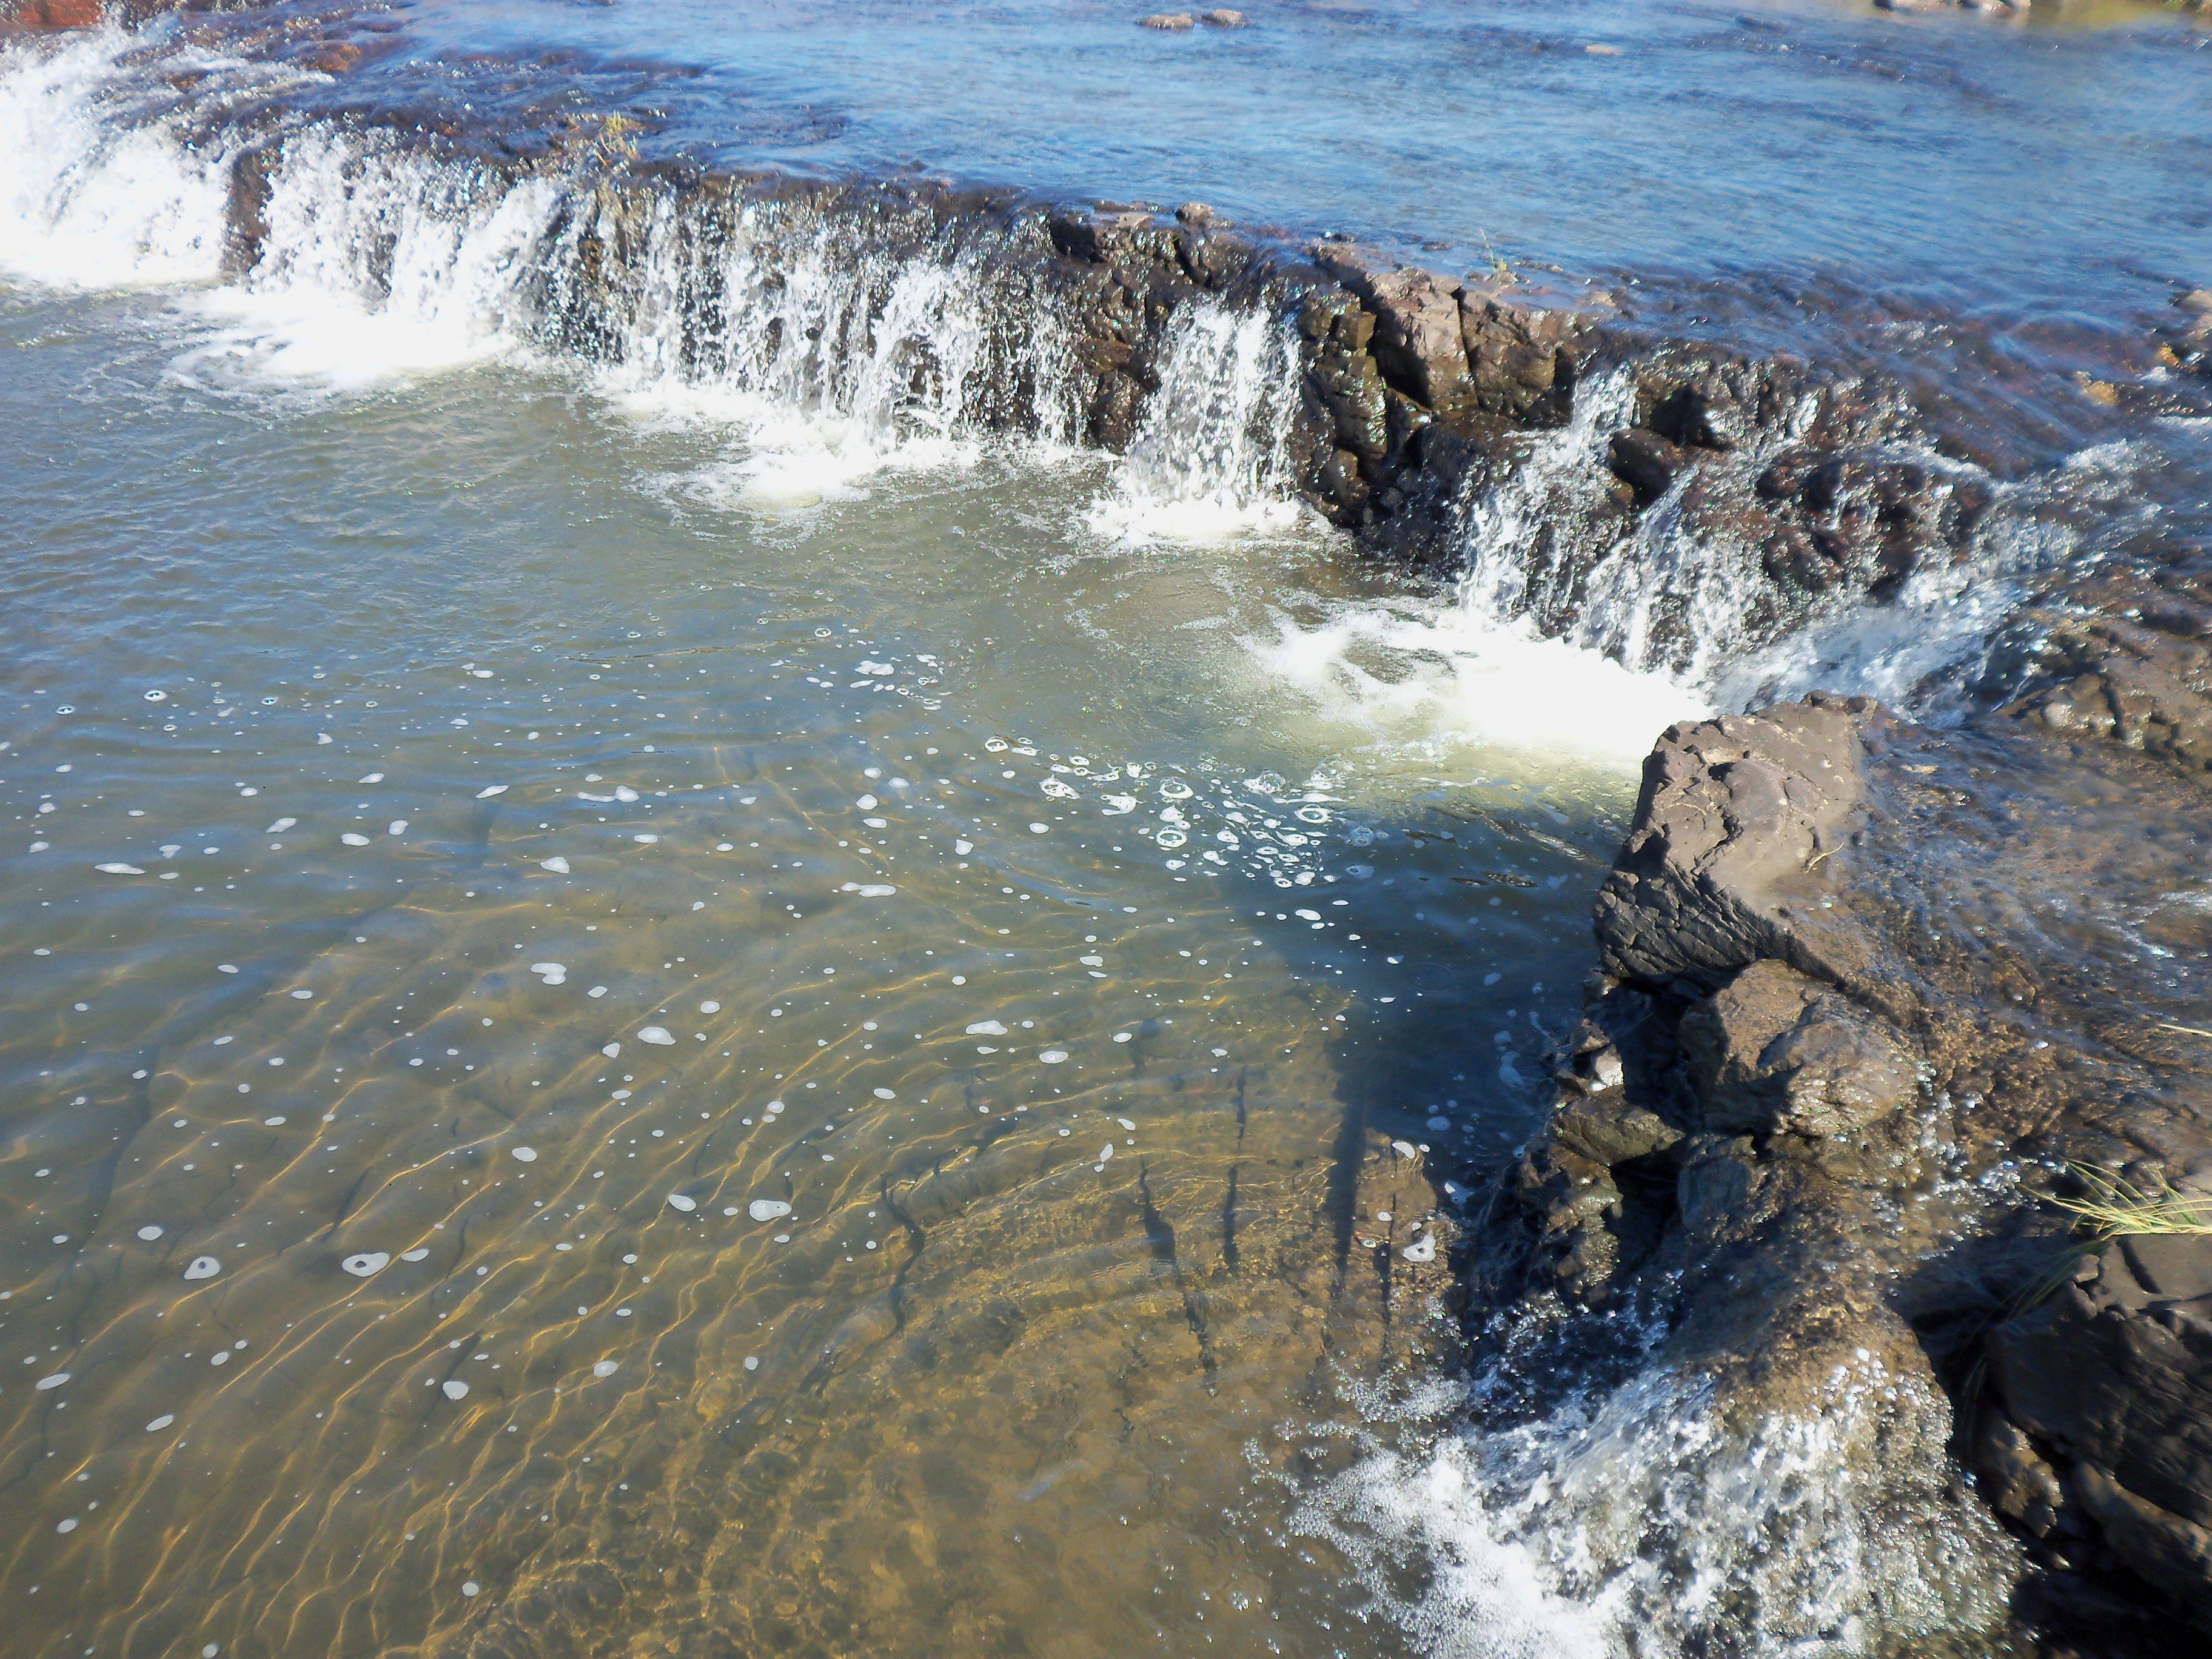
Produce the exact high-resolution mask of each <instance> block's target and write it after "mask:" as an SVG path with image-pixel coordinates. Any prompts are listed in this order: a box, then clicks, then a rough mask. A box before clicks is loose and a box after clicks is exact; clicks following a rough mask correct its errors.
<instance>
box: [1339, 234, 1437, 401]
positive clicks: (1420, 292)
mask: <svg viewBox="0 0 2212 1659" xmlns="http://www.w3.org/2000/svg"><path fill="white" fill-rule="evenodd" d="M1314 260H1315V263H1316V264H1319V265H1320V266H1321V268H1322V270H1326V271H1328V273H1329V275H1330V276H1334V277H1335V278H1336V279H1337V280H1338V281H1339V282H1340V283H1343V284H1344V285H1345V286H1346V288H1349V289H1351V290H1352V292H1353V293H1354V294H1356V295H1358V296H1359V298H1360V299H1361V300H1362V301H1364V302H1365V303H1366V305H1367V307H1369V309H1370V311H1371V312H1372V313H1373V314H1374V316H1375V319H1376V326H1375V330H1374V334H1373V350H1374V353H1375V360H1376V364H1377V366H1378V367H1379V368H1381V370H1382V372H1383V377H1384V379H1386V380H1389V383H1390V384H1391V385H1392V386H1396V387H1398V388H1399V389H1400V390H1401V391H1403V392H1405V393H1406V394H1407V396H1408V397H1411V398H1415V399H1417V400H1418V401H1419V402H1420V403H1422V404H1426V405H1427V406H1428V407H1429V408H1430V409H1431V410H1435V409H1442V408H1445V407H1448V406H1449V405H1451V404H1455V403H1457V402H1458V401H1459V400H1460V398H1461V397H1462V394H1463V392H1464V391H1465V389H1466V386H1467V378H1468V363H1467V347H1466V345H1465V343H1464V342H1463V341H1462V337H1461V333H1460V313H1459V284H1458V283H1449V282H1447V281H1445V280H1444V279H1443V278H1441V277H1438V276H1436V275H1435V274H1434V273H1433V272H1431V271H1426V270H1420V269H1419V268H1418V267H1412V266H1394V265H1391V264H1388V263H1387V262H1386V261H1384V260H1382V259H1380V258H1376V257H1375V256H1373V255H1371V254H1369V253H1366V252H1363V251H1361V250H1359V249H1358V248H1356V247H1350V246H1338V245H1336V244H1333V243H1328V242H1322V243H1320V244H1317V245H1316V247H1315V249H1314Z"/></svg>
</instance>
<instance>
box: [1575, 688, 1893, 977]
mask: <svg viewBox="0 0 2212 1659" xmlns="http://www.w3.org/2000/svg"><path fill="white" fill-rule="evenodd" d="M1886 721H1887V716H1886V715H1885V714H1883V713H1882V711H1881V709H1880V708H1879V706H1878V705H1877V704H1875V702H1872V700H1870V699H1869V698H1865V697H1832V696H1826V695H1815V696H1812V697H1809V698H1808V699H1806V700H1805V701H1804V702H1795V703H1784V704H1781V705H1779V706H1778V707H1776V708H1769V709H1766V710H1765V711H1764V712H1763V713H1761V714H1729V715H1723V717H1722V718H1720V719H1719V720H1709V721H1704V722H1699V723H1692V722H1687V721H1686V722H1684V723H1683V724H1681V725H1680V726H1674V728H1673V729H1672V730H1670V731H1668V732H1667V733H1666V734H1665V735H1664V736H1663V737H1662V738H1660V739H1659V743H1658V746H1657V747H1656V749H1654V750H1653V751H1652V753H1651V756H1650V758H1649V759H1648V760H1646V761H1645V762H1644V788H1643V793H1642V795H1641V796H1640V798H1639V799H1638V802H1637V807H1636V818H1635V823H1634V825H1633V827H1632V829H1630V831H1629V835H1628V839H1627V841H1626V843H1625V844H1624V845H1623V847H1622V848H1621V852H1620V858H1619V859H1618V860H1616V861H1615V862H1614V865H1613V872H1612V874H1610V875H1609V876H1607V878H1606V881H1605V885H1604V887H1603V888H1602V889H1601V890H1600V892H1599V895H1598V900H1597V913H1596V928H1597V937H1598V945H1599V948H1600V951H1601V953H1602V957H1603V962H1604V965H1605V969H1606V971H1607V973H1608V974H1610V975H1613V977H1615V978H1617V979H1620V980H1623V981H1628V982H1629V983H1631V984H1643V985H1651V986H1656V987H1667V986H1671V985H1673V984H1674V981H1677V980H1680V981H1683V982H1684V983H1685V984H1686V985H1687V986H1689V987H1694V990H1695V992H1696V993H1697V994H1700V995H1710V994H1712V993H1713V992H1715V991H1717V990H1719V989H1720V988H1721V987H1722V986H1723V985H1724V984H1726V983H1727V982H1728V981H1729V980H1731V979H1733V978H1734V977H1735V975H1737V974H1738V973H1740V972H1741V971H1742V970H1743V969H1746V968H1748V967H1750V966H1751V965H1752V964H1753V963H1755V962H1759V961H1761V960H1764V959H1768V958H1771V959H1773V960H1775V961H1777V962H1780V963H1787V964H1788V965H1790V967H1793V968H1795V969H1797V971H1798V972H1800V973H1801V974H1803V975H1806V976H1807V977H1808V978H1809V979H1814V980H1820V981H1826V982H1827V983H1829V984H1832V985H1836V986H1838V987H1843V988H1844V989H1845V990H1847V991H1850V993H1851V994H1853V995H1855V996H1857V997H1858V998H1859V1000H1862V1001H1864V1000H1869V995H1873V996H1874V999H1875V1006H1877V1007H1880V1006H1883V1002H1884V1000H1885V998H1884V996H1883V995H1882V994H1881V987H1880V985H1879V984H1878V982H1877V981H1876V980H1875V977H1874V976H1873V975H1871V974H1870V973H1869V968H1868V964H1869V947H1868V945H1867V943H1866V941H1865V940H1864V939H1862V938H1861V937H1859V935H1858V934H1857V930H1856V929H1855V928H1853V927H1851V926H1850V922H1849V917H1848V915H1843V914H1840V913H1836V912H1834V911H1833V910H1832V889H1831V888H1830V887H1829V885H1828V884H1827V883H1826V879H1825V878H1824V877H1823V875H1822V873H1821V870H1820V866H1822V865H1823V864H1824V863H1826V861H1827V860H1829V859H1830V858H1831V857H1832V856H1833V855H1834V854H1836V853H1837V852H1838V850H1839V849H1840V848H1842V847H1843V846H1844V843H1845V841H1846V838H1847V836H1848V835H1849V833H1850V825H1851V822H1852V817H1853V814H1854V812H1855V811H1857V808H1858V805H1859V803H1860V799H1861V794H1862V790H1863V785H1862V781H1861V773H1860V766H1861V761H1862V757H1863V753H1864V751H1865V750H1866V748H1867V746H1868V744H1869V743H1873V742H1876V741H1879V739H1880V736H1881V732H1882V731H1883V729H1884V726H1885V724H1886ZM1824 900H1827V901H1829V902H1828V903H1826V904H1824V902H1823V901H1824Z"/></svg>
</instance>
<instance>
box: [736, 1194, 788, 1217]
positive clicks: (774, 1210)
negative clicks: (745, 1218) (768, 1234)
mask: <svg viewBox="0 0 2212 1659" xmlns="http://www.w3.org/2000/svg"><path fill="white" fill-rule="evenodd" d="M745 1213H746V1214H747V1215H749V1216H750V1217H751V1218H753V1219H754V1220H756V1221H774V1220H775V1219H776V1218H779V1217H781V1216H787V1215H789V1214H790V1213H791V1206H790V1205H788V1204H787V1203H785V1202H784V1201H783V1200H781V1199H780V1198H757V1199H755V1200H753V1201H752V1202H751V1203H750V1204H748V1205H747V1206H745Z"/></svg>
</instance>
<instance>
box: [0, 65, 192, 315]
mask: <svg viewBox="0 0 2212 1659" xmlns="http://www.w3.org/2000/svg"><path fill="white" fill-rule="evenodd" d="M129 44H130V42H129V40H128V37H126V36H124V35H122V34H121V33H109V32H103V33H100V34H96V35H91V36H87V37H84V38H82V39H78V40H70V41H69V42H67V43H65V44H63V45H60V46H57V47H54V48H52V49H49V50H45V51H30V50H25V49H16V50H14V51H11V52H7V53H6V54H5V56H4V57H0V272H4V273H6V274H8V275H10V276H17V277H21V278H24V279H27V280H30V281H33V282H40V283H52V284H53V285H56V286H59V287H72V288H114V287H118V286H122V285H136V284H152V283H200V282H207V281H210V280H211V279H212V278H213V277H214V276H216V273H217V271H218V270H220V269H221V267H222V252H223V240H224V222H223V208H224V203H225V201H226V199H227V197H228V191H229V168H230V155H229V153H228V151H227V150H226V149H222V148H221V147H218V148H216V149H215V150H214V151H213V152H212V153H210V152H209V151H206V150H194V149H190V148H188V147H186V146H185V145H183V144H180V143H177V142H176V141H175V140H174V138H173V137H172V135H171V134H170V133H169V131H167V129H166V127H165V126H164V125H162V123H161V116H162V114H163V112H164V111H165V109H166V108H167V106H170V105H173V103H174V101H175V100H174V95H173V94H171V93H170V92H169V89H168V88H167V87H166V86H164V85H162V84H161V83H160V82H153V81H151V80H150V79H149V77H142V76H132V75H129V74H126V73H124V72H123V71H121V70H119V69H118V65H117V62H116V59H117V57H118V54H119V53H120V52H123V51H124V50H125V48H126V46H128V45H129Z"/></svg>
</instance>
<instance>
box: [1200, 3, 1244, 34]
mask: <svg viewBox="0 0 2212 1659" xmlns="http://www.w3.org/2000/svg"><path fill="white" fill-rule="evenodd" d="M1198 21H1200V22H1201V23H1203V24H1205V25H1206V27H1208V28H1216V29H1242V28H1249V27H1251V26H1252V20H1251V19H1250V18H1249V17H1247V16H1245V15H1244V14H1243V12H1241V11H1231V10H1230V9H1228V8H1227V7H1220V8H1218V9H1215V10H1212V11H1202V12H1200V13H1199V15H1198Z"/></svg>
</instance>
